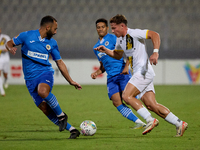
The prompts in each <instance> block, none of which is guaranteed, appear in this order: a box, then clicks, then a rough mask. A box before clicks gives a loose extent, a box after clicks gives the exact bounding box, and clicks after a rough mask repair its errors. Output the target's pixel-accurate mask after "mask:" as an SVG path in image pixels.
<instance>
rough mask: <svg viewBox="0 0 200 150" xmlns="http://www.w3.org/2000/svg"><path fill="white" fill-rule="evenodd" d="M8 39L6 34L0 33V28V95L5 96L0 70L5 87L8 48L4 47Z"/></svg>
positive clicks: (8, 59) (7, 69) (6, 84)
mask: <svg viewBox="0 0 200 150" xmlns="http://www.w3.org/2000/svg"><path fill="white" fill-rule="evenodd" d="M9 40H10V37H9V36H8V35H6V34H1V28H0V93H1V96H5V91H4V88H3V79H2V77H1V72H2V73H3V76H4V86H5V88H7V87H8V83H7V79H8V71H9V62H10V56H9V52H8V50H7V49H6V47H5V44H6V42H8V41H9Z"/></svg>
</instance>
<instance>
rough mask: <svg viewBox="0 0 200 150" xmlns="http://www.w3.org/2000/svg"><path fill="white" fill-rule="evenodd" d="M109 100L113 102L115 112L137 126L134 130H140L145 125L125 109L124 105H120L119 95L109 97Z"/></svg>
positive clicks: (127, 108)
mask: <svg viewBox="0 0 200 150" xmlns="http://www.w3.org/2000/svg"><path fill="white" fill-rule="evenodd" d="M111 100H112V102H113V105H114V106H115V107H116V108H117V110H118V111H119V112H120V113H121V114H122V116H124V117H125V118H127V119H129V120H131V121H133V122H135V123H136V124H137V125H136V126H135V127H134V129H141V128H143V127H144V126H145V125H146V124H145V123H144V122H142V121H141V120H140V119H139V118H138V117H137V116H136V115H135V114H134V113H133V112H132V110H131V109H130V108H129V107H127V106H126V105H125V104H123V103H122V100H121V96H120V93H119V92H118V93H115V94H113V95H112V96H111Z"/></svg>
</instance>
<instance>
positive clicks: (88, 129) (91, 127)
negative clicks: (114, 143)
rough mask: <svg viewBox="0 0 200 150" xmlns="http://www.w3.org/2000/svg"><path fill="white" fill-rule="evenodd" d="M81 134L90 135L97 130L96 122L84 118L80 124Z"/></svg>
mask: <svg viewBox="0 0 200 150" xmlns="http://www.w3.org/2000/svg"><path fill="white" fill-rule="evenodd" d="M80 128H81V134H82V135H85V136H92V135H94V134H95V133H96V131H97V126H96V124H95V123H94V122H93V121H91V120H85V121H83V122H82V123H81V125H80Z"/></svg>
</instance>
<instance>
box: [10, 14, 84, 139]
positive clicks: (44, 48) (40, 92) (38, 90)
mask: <svg viewBox="0 0 200 150" xmlns="http://www.w3.org/2000/svg"><path fill="white" fill-rule="evenodd" d="M56 32H57V20H56V19H55V18H53V17H52V16H45V17H43V18H42V20H41V22H40V28H39V29H37V30H30V31H26V32H22V33H20V34H19V35H18V36H16V37H14V38H13V39H11V40H10V41H8V42H7V44H6V48H7V49H8V50H9V51H10V52H11V53H12V54H13V55H14V54H15V53H16V50H17V48H16V47H15V46H16V45H21V53H22V65H23V72H24V78H25V81H26V86H27V88H28V90H29V93H30V95H31V97H32V98H33V100H34V102H35V104H36V106H37V107H38V108H39V109H40V110H41V111H42V112H43V113H44V114H45V115H46V116H47V117H48V118H49V120H51V121H52V122H53V123H54V124H56V125H58V126H59V131H63V130H65V129H66V130H68V131H70V133H71V135H70V137H69V139H75V138H77V137H78V136H79V135H80V132H79V131H78V130H77V129H75V128H74V127H73V126H71V125H70V124H69V123H68V122H67V119H68V116H67V115H66V114H65V113H64V112H63V111H62V109H61V108H60V105H59V103H58V101H57V99H56V97H55V95H54V94H52V93H51V90H52V88H53V82H54V78H53V74H54V70H53V68H52V66H51V64H50V63H49V55H50V54H51V56H52V58H53V60H54V61H55V62H56V64H57V67H58V68H59V70H60V72H61V73H62V75H63V76H64V78H65V79H66V80H67V81H68V82H69V84H70V85H72V86H74V87H75V88H76V89H79V90H80V89H82V87H81V85H80V84H78V83H76V82H75V81H73V80H72V78H71V77H70V75H69V73H68V70H67V67H66V65H65V63H64V62H63V60H62V58H61V56H60V52H59V49H58V45H57V42H56V40H54V39H53V38H52V36H53V35H55V34H56Z"/></svg>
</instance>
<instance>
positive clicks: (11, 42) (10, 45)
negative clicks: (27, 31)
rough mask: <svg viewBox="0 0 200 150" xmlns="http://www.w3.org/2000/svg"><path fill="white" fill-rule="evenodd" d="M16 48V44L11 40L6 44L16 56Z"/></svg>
mask: <svg viewBox="0 0 200 150" xmlns="http://www.w3.org/2000/svg"><path fill="white" fill-rule="evenodd" d="M14 46H15V44H14V42H13V40H10V41H8V42H7V43H6V49H7V50H8V51H9V52H10V53H11V54H13V55H15V54H16V51H17V48H16V47H14Z"/></svg>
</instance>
